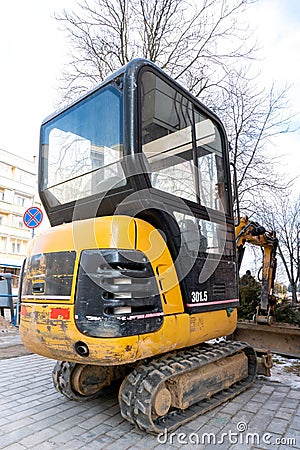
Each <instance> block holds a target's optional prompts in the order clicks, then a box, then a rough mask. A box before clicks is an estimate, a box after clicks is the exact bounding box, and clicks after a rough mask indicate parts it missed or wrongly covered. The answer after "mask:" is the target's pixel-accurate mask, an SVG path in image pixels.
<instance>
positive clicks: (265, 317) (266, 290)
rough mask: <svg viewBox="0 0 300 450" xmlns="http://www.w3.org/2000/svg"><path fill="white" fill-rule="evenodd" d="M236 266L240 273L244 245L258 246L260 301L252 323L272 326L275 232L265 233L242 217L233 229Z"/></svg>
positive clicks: (274, 298) (264, 230) (273, 316)
mask: <svg viewBox="0 0 300 450" xmlns="http://www.w3.org/2000/svg"><path fill="white" fill-rule="evenodd" d="M235 233H236V248H237V264H238V271H239V272H240V268H241V264H242V261H243V256H244V253H245V248H246V244H251V245H255V246H259V247H260V248H261V249H262V254H263V257H262V268H261V285H262V289H261V299H260V305H259V306H258V308H257V311H256V314H255V317H254V321H255V322H256V323H262V324H265V323H267V324H268V325H272V324H273V323H274V320H275V310H274V307H275V305H276V297H275V295H274V293H273V291H274V282H275V275H276V269H277V259H276V252H277V247H278V239H277V237H276V233H275V231H267V230H266V229H265V228H264V227H263V226H262V225H260V224H259V223H257V222H254V221H251V220H249V218H248V216H244V217H242V218H241V219H240V220H239V223H238V224H237V225H236V228H235Z"/></svg>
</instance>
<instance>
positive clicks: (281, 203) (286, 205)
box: [260, 196, 300, 305]
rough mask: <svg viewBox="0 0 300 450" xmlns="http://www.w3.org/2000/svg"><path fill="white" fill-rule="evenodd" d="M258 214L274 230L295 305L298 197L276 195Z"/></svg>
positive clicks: (299, 255) (299, 258) (299, 260)
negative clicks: (294, 198)
mask: <svg viewBox="0 0 300 450" xmlns="http://www.w3.org/2000/svg"><path fill="white" fill-rule="evenodd" d="M260 215H261V217H262V220H263V221H264V223H266V224H268V225H269V226H270V227H272V228H273V229H274V230H276V233H277V237H278V239H279V247H278V249H279V256H280V258H281V261H282V263H283V266H284V268H285V272H286V275H287V277H288V280H289V283H290V286H291V290H292V303H293V305H296V304H297V287H298V284H299V281H300V197H298V198H297V199H296V200H295V201H293V200H292V199H290V198H289V197H287V196H284V197H276V198H274V199H273V202H272V203H271V204H269V205H265V207H264V211H263V212H262V213H261V214H260Z"/></svg>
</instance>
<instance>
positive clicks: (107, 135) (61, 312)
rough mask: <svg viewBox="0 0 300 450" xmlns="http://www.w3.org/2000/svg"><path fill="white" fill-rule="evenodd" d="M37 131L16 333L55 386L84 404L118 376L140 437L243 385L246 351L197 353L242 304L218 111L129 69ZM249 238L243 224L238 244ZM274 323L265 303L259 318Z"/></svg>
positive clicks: (153, 70) (126, 413) (153, 71)
mask: <svg viewBox="0 0 300 450" xmlns="http://www.w3.org/2000/svg"><path fill="white" fill-rule="evenodd" d="M40 136H41V138H40V156H39V194H40V198H41V200H42V203H43V206H44V208H45V211H46V213H47V216H48V218H49V221H50V223H51V229H49V230H47V231H46V232H44V233H43V234H41V235H40V236H37V237H35V238H34V239H33V240H32V242H31V244H30V247H29V250H28V255H27V258H26V261H25V264H24V267H23V270H22V275H21V287H20V335H21V338H22V341H23V343H24V345H25V346H26V347H27V348H28V349H29V350H31V351H32V352H35V353H37V354H40V355H43V356H46V357H49V358H53V359H56V360H58V362H57V363H56V365H55V367H54V370H53V382H54V386H55V388H56V389H57V390H58V391H59V392H61V393H62V394H63V395H65V396H66V397H67V398H69V399H72V400H78V401H85V400H89V399H92V398H95V397H97V396H98V395H100V394H101V393H102V392H103V389H104V388H105V387H108V386H110V385H111V384H112V383H115V382H118V381H119V382H120V381H122V382H121V385H120V389H119V404H120V410H121V414H122V416H123V417H124V418H126V419H127V420H129V422H131V423H133V424H135V425H136V426H137V427H139V428H140V429H142V430H145V431H147V432H151V433H160V432H162V431H164V430H166V429H168V430H173V429H175V428H177V427H178V426H180V425H182V424H183V423H185V422H187V421H189V420H192V419H193V418H195V417H197V416H198V415H199V414H203V413H205V412H206V411H209V410H210V409H211V408H214V407H215V406H217V405H220V404H221V403H222V402H225V401H228V400H229V399H232V398H233V397H234V396H236V395H237V394H239V393H240V392H242V391H244V390H245V389H247V388H248V387H249V386H250V385H251V384H252V383H253V382H254V380H255V376H256V369H257V357H256V353H255V350H254V348H253V347H252V346H251V345H248V344H245V343H242V342H231V341H221V342H215V343H208V342H207V341H210V340H214V339H215V338H219V337H222V336H226V335H230V334H232V333H233V332H234V330H235V328H236V325H237V306H238V304H239V299H238V283H237V266H236V244H235V224H234V215H233V206H232V192H231V180H230V168H229V158H228V143H227V139H226V134H225V131H224V128H223V126H222V123H221V122H220V121H219V119H218V118H217V117H216V116H215V114H213V113H212V112H211V111H210V110H209V109H207V108H206V107H205V106H204V105H203V104H202V103H200V102H199V101H198V100H197V99H196V98H194V97H193V96H192V95H191V94H190V93H189V92H187V91H186V90H185V89H183V88H182V87H181V86H180V85H179V84H177V83H176V82H175V81H174V80H172V79H171V78H170V77H169V76H167V75H166V74H165V73H164V72H163V71H161V70H160V69H159V68H157V67H156V66H155V65H154V64H152V63H151V62H149V61H147V60H144V59H136V60H133V61H131V62H130V63H128V64H127V65H126V66H125V67H123V68H121V69H120V70H119V71H118V72H116V73H114V74H112V75H111V76H110V77H109V78H108V79H107V80H106V81H105V82H104V83H102V84H101V85H100V86H98V87H96V88H95V89H94V90H92V91H90V92H89V93H87V94H86V95H84V96H83V97H82V98H81V99H79V100H77V101H76V102H75V103H74V104H72V105H70V106H68V107H66V108H65V109H63V110H61V111H60V112H58V113H55V114H53V115H52V116H50V117H48V118H47V119H45V121H44V122H43V124H42V126H41V135H40ZM258 231H259V230H257V228H256V232H257V233H258ZM260 231H262V230H260ZM262 236H264V237H265V238H266V233H264V234H261V233H258V234H257V235H255V226H254V227H253V225H251V224H250V223H249V224H247V221H246V219H245V220H244V222H243V221H241V223H240V231H238V234H237V244H238V248H239V247H241V246H243V243H244V240H251V239H252V240H255V241H256V240H260V239H263V237H262ZM266 244H267V241H266ZM264 249H265V252H266V251H267V253H266V254H268V249H269V248H268V246H267V245H265V246H264ZM241 253H242V251H241ZM270 257H271V254H270ZM268 289H269V287H268ZM271 316H272V307H271V299H268V302H267V303H262V305H261V308H260V310H259V312H258V315H257V317H260V319H259V320H261V317H264V320H265V321H266V322H267V323H270V320H271Z"/></svg>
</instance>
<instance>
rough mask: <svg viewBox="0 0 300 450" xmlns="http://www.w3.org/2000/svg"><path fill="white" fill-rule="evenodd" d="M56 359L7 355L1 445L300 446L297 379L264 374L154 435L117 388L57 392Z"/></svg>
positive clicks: (96, 448)
mask: <svg viewBox="0 0 300 450" xmlns="http://www.w3.org/2000/svg"><path fill="white" fill-rule="evenodd" d="M0 358H1V346H0ZM54 364H55V361H53V360H50V359H47V358H44V357H42V356H38V355H32V354H30V355H26V356H20V357H16V358H10V359H2V360H0V407H1V409H0V410H1V414H0V448H1V449H6V450H8V449H12V450H18V449H39V450H43V449H44V450H46V449H55V450H60V449H66V450H75V449H85V450H89V449H91V450H100V449H107V450H109V449H114V450H118V449H120V450H126V449H133V450H134V449H147V450H152V449H160V448H161V449H165V450H167V449H176V448H178V449H181V448H184V449H187V450H188V449H200V450H202V449H203V450H204V449H205V450H208V449H212V450H218V449H225V450H226V449H235V450H240V449H245V450H254V449H272V450H273V449H274V450H275V449H280V450H282V449H289V450H290V449H300V420H299V411H300V395H299V394H300V390H299V389H297V388H294V387H292V386H286V385H284V384H281V383H272V382H269V381H267V379H257V380H256V382H255V384H254V385H253V386H252V387H251V388H250V389H249V390H248V391H246V392H245V393H243V394H241V395H239V396H238V397H236V398H235V399H234V400H232V401H231V402H227V403H226V404H224V405H222V406H219V407H218V408H216V409H215V410H213V411H211V412H210V413H208V414H207V415H205V416H202V417H198V418H197V419H195V420H194V421H191V422H189V423H188V424H185V425H184V426H182V427H180V428H179V429H178V430H176V431H175V432H173V433H162V434H161V435H159V436H153V435H147V434H145V433H143V432H142V431H140V430H137V429H136V428H135V427H134V426H132V425H131V424H130V423H128V422H127V421H125V420H124V419H123V418H122V417H121V415H120V413H119V408H118V398H117V392H109V393H106V394H105V395H104V396H103V397H100V398H98V399H95V400H93V401H90V402H84V403H76V402H73V401H70V400H68V399H67V398H65V397H64V396H62V395H61V394H59V393H58V392H56V391H55V390H54V388H53V384H52V377H51V372H52V369H53V367H54Z"/></svg>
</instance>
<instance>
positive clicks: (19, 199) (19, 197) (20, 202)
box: [15, 195, 25, 206]
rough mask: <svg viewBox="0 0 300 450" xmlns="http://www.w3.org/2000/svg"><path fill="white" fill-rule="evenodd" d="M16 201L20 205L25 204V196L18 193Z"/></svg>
mask: <svg viewBox="0 0 300 450" xmlns="http://www.w3.org/2000/svg"><path fill="white" fill-rule="evenodd" d="M15 203H16V205H19V206H25V198H24V197H21V196H20V195H16V200H15Z"/></svg>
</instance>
